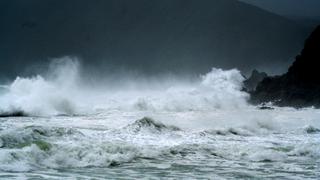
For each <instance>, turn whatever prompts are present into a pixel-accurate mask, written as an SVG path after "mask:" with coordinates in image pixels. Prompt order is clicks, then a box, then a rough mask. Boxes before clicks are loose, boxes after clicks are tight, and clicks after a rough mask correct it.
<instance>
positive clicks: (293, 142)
mask: <svg viewBox="0 0 320 180" xmlns="http://www.w3.org/2000/svg"><path fill="white" fill-rule="evenodd" d="M48 67H49V68H48V69H47V70H46V71H44V73H41V74H38V75H35V76H31V77H17V78H16V79H15V80H14V81H13V82H11V83H8V84H4V85H1V92H0V93H1V95H0V112H1V117H2V118H0V122H1V125H0V177H1V178H8V177H11V178H12V177H14V178H40V179H41V178H53V179H59V178H61V177H63V178H89V177H90V178H92V177H94V178H97V179H99V178H101V179H103V178H108V177H109V178H110V177H118V178H121V177H122V178H142V177H147V178H148V177H149V178H152V177H159V178H160V177H166V178H178V177H180V178H181V177H185V178H212V177H215V178H217V179H224V178H240V179H241V178H244V179H245V178H259V177H264V178H284V177H289V178H290V177H292V178H295V177H299V178H317V177H319V175H320V174H319V173H320V172H319V169H318V167H319V163H320V154H319V152H320V146H319V143H320V141H319V139H320V136H319V135H320V122H319V118H320V111H319V110H316V109H313V108H306V109H299V110H297V109H293V108H277V107H275V109H274V110H260V109H258V108H257V107H255V106H252V105H250V104H248V103H247V100H248V98H249V95H248V94H247V93H245V92H243V91H242V86H243V81H244V77H243V76H242V75H241V73H240V71H238V70H236V69H231V70H222V69H217V68H212V70H211V71H210V72H204V73H203V74H202V75H199V76H198V77H196V78H191V79H189V78H183V77H178V76H172V75H163V76H159V77H142V76H132V74H130V73H128V74H126V73H125V72H124V73H123V74H122V75H121V76H120V75H117V77H116V76H111V77H102V78H101V77H100V78H97V77H94V76H92V77H89V76H90V75H89V73H83V71H82V67H81V63H80V62H79V61H78V60H77V58H76V57H63V58H58V59H53V60H52V61H51V64H50V65H49V66H48ZM119 74H120V73H119ZM101 79H107V80H104V81H100V80H101ZM187 79H188V80H187ZM16 116H22V117H16ZM195 170H196V172H195ZM189 172H192V173H189ZM270 172H271V173H270Z"/></svg>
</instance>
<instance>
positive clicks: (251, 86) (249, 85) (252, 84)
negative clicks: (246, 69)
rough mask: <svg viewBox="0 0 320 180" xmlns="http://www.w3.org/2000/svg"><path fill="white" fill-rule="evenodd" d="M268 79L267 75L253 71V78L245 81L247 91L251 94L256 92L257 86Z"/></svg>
mask: <svg viewBox="0 0 320 180" xmlns="http://www.w3.org/2000/svg"><path fill="white" fill-rule="evenodd" d="M266 77H268V75H267V73H265V72H259V71H257V70H253V71H252V73H251V76H250V77H249V78H248V79H247V80H245V81H244V87H245V88H246V91H249V92H251V91H254V90H256V87H257V85H258V84H259V83H260V82H261V81H262V80H263V79H264V78H266Z"/></svg>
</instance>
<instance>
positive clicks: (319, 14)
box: [240, 0, 320, 19]
mask: <svg viewBox="0 0 320 180" xmlns="http://www.w3.org/2000/svg"><path fill="white" fill-rule="evenodd" d="M240 1H244V2H248V3H252V4H254V5H256V6H259V7H262V8H265V9H267V10H269V11H272V12H275V13H278V14H280V15H287V16H297V17H307V18H318V19H320V0H240Z"/></svg>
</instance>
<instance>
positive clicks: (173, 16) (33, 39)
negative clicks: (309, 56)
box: [0, 0, 305, 75]
mask: <svg viewBox="0 0 320 180" xmlns="http://www.w3.org/2000/svg"><path fill="white" fill-rule="evenodd" d="M0 23H1V28H0V59H1V60H0V72H2V74H4V73H7V74H8V73H9V74H11V75H15V74H17V73H18V72H20V71H21V70H22V69H24V68H25V67H26V66H29V65H30V64H36V63H38V62H43V61H44V60H46V59H47V58H48V57H58V56H63V55H77V56H80V57H81V58H82V59H83V61H84V62H85V64H86V65H89V66H91V67H100V68H101V70H103V69H104V67H122V68H129V69H134V70H139V71H142V72H146V73H150V72H166V71H170V72H188V71H192V72H195V73H199V72H205V71H207V70H209V69H210V68H211V67H212V66H216V67H222V68H233V67H237V68H240V69H241V70H244V71H247V70H251V69H253V68H255V67H258V68H259V67H264V66H269V67H272V65H275V66H276V65H278V64H283V63H284V64H289V63H290V59H292V56H293V55H294V54H297V52H298V51H299V49H300V48H301V47H302V44H303V39H304V38H305V32H304V31H303V30H302V29H301V28H300V27H299V26H298V25H296V24H295V23H293V22H291V21H289V20H287V19H285V18H282V17H280V16H278V15H274V14H272V13H269V12H267V11H264V10H262V9H259V8H257V7H254V6H251V5H248V4H245V3H242V2H238V1H236V0H201V1H198V0H67V1H64V0H28V1H25V0H3V1H1V2H0ZM285 68H286V67H283V69H285Z"/></svg>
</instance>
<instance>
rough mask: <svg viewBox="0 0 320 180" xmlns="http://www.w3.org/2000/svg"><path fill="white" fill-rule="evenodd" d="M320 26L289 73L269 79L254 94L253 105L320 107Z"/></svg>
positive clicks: (307, 41) (252, 94)
mask: <svg viewBox="0 0 320 180" xmlns="http://www.w3.org/2000/svg"><path fill="white" fill-rule="evenodd" d="M319 65H320V26H318V27H317V28H316V29H315V30H314V31H313V33H312V34H311V35H310V37H309V38H308V39H307V40H306V42H305V46H304V49H303V50H302V51H301V54H300V55H298V56H297V57H296V61H295V62H294V63H293V64H292V65H291V67H290V68H289V70H288V72H287V73H285V74H283V75H281V76H275V77H267V78H265V79H264V80H263V81H262V82H261V83H259V85H258V86H257V88H256V91H254V92H252V93H251V101H252V102H253V103H262V102H270V101H271V102H273V103H274V104H275V105H279V106H293V107H307V106H315V107H320V71H319V68H320V66H319Z"/></svg>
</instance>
